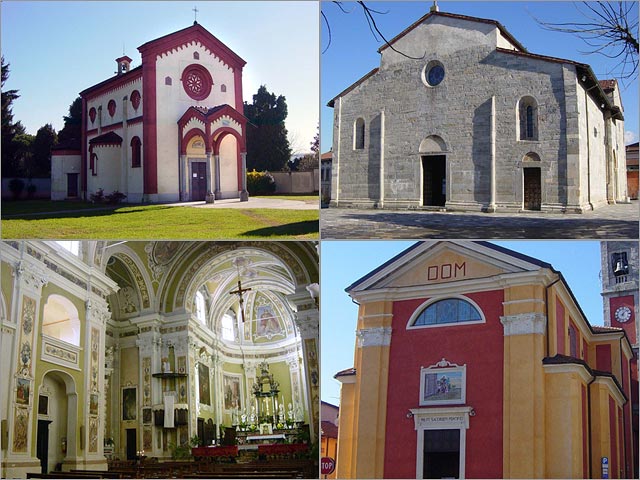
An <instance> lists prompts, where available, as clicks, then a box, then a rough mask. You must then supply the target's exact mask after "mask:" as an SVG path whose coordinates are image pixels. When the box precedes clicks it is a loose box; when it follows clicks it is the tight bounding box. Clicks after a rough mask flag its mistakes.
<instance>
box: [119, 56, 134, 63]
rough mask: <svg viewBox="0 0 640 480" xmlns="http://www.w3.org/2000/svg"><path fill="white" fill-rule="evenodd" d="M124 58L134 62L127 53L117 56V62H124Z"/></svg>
mask: <svg viewBox="0 0 640 480" xmlns="http://www.w3.org/2000/svg"><path fill="white" fill-rule="evenodd" d="M123 60H124V61H127V62H129V63H131V62H133V60H132V59H131V58H129V57H127V56H126V55H124V56H122V57H118V58H116V62H118V63H120V62H122V61H123Z"/></svg>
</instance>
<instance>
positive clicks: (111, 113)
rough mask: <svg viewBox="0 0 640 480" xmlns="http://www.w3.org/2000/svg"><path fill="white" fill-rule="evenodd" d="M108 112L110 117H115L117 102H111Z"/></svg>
mask: <svg viewBox="0 0 640 480" xmlns="http://www.w3.org/2000/svg"><path fill="white" fill-rule="evenodd" d="M107 110H109V116H111V117H113V116H114V115H115V114H116V101H115V100H113V99H112V100H109V104H108V105H107Z"/></svg>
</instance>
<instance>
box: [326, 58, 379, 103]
mask: <svg viewBox="0 0 640 480" xmlns="http://www.w3.org/2000/svg"><path fill="white" fill-rule="evenodd" d="M378 70H379V69H378V67H376V68H374V69H373V70H371V71H370V72H369V73H367V74H366V75H365V76H364V77H362V78H360V80H357V81H356V83H354V84H353V85H351V86H350V87H347V88H345V89H344V90H343V91H341V92H340V93H339V94H338V95H336V96H335V97H333V98H332V99H331V100H329V103H327V106H329V107H333V102H334V101H335V100H336V99H337V98H338V97H342V96H343V95H346V94H347V93H349V92H350V91H351V90H353V89H354V88H356V87H357V86H358V85H360V84H361V83H363V82H364V81H365V80H366V79H368V78H369V77H371V76H372V75H375V74H376V73H378Z"/></svg>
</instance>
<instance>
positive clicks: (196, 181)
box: [191, 162, 207, 202]
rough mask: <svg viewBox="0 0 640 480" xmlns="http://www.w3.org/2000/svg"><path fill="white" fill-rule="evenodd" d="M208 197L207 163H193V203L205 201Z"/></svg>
mask: <svg viewBox="0 0 640 480" xmlns="http://www.w3.org/2000/svg"><path fill="white" fill-rule="evenodd" d="M206 195H207V163H206V162H192V163H191V201H192V202H195V201H198V200H204V198H205V196H206Z"/></svg>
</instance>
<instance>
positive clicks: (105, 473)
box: [63, 468, 130, 478]
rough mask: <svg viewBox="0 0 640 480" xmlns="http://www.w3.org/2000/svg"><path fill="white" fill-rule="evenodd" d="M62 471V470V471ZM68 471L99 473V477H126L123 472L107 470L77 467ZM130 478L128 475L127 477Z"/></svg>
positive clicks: (88, 473) (89, 473)
mask: <svg viewBox="0 0 640 480" xmlns="http://www.w3.org/2000/svg"><path fill="white" fill-rule="evenodd" d="M63 473H64V472H63ZM70 473H80V474H83V473H84V474H87V475H100V478H127V477H126V474H125V473H123V472H113V471H111V472H110V471H108V470H82V469H78V468H72V469H71V472H70ZM129 478H130V477H129Z"/></svg>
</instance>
